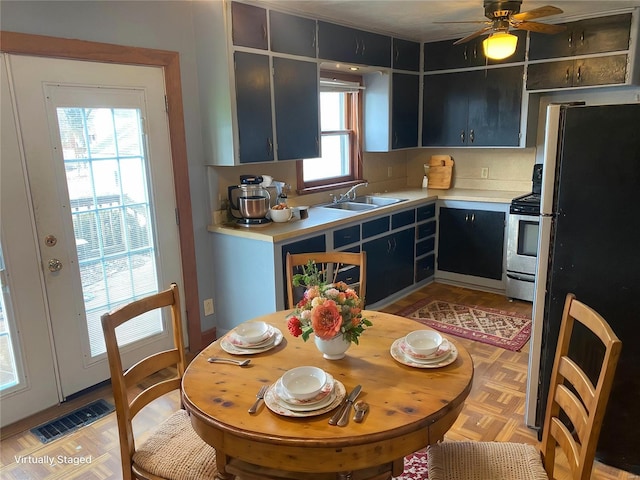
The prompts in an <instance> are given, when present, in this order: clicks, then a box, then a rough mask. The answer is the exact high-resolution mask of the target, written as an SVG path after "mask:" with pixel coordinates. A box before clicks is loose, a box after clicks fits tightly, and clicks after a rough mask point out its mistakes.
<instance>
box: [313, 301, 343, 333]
mask: <svg viewBox="0 0 640 480" xmlns="http://www.w3.org/2000/svg"><path fill="white" fill-rule="evenodd" d="M341 325H342V315H340V311H339V310H338V306H337V305H336V302H334V301H333V300H326V301H324V302H322V303H321V304H320V305H317V306H316V307H314V309H313V310H312V312H311V326H312V327H313V331H314V333H315V334H316V336H317V337H318V338H321V339H323V340H329V339H331V338H333V337H335V336H336V334H337V333H338V332H339V331H340V326H341Z"/></svg>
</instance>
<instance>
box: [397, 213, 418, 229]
mask: <svg viewBox="0 0 640 480" xmlns="http://www.w3.org/2000/svg"><path fill="white" fill-rule="evenodd" d="M415 221H416V211H415V210H407V211H406V212H400V213H394V214H393V215H392V216H391V229H392V230H395V229H396V228H400V227H404V226H405V225H410V224H412V223H414V222H415Z"/></svg>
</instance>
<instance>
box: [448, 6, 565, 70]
mask: <svg viewBox="0 0 640 480" xmlns="http://www.w3.org/2000/svg"><path fill="white" fill-rule="evenodd" d="M521 5H522V0H484V15H485V17H487V18H488V19H489V20H476V21H467V22H436V23H482V24H485V25H486V26H485V27H483V28H481V29H480V30H478V31H476V32H474V33H472V34H471V35H467V36H466V37H464V38H461V39H460V40H457V41H456V42H454V45H459V44H461V43H465V42H468V41H469V40H472V39H474V38H476V37H479V36H481V35H484V34H485V33H490V35H489V37H487V38H486V39H485V40H484V41H483V42H482V43H483V46H484V50H485V55H486V56H487V57H488V58H493V59H503V58H507V57H508V56H510V55H512V54H513V53H514V52H515V49H516V44H517V41H518V38H517V37H516V36H515V35H511V34H510V33H509V29H513V30H529V31H532V32H538V33H551V34H553V33H559V32H561V31H563V30H565V28H566V27H564V26H562V25H549V24H546V23H539V22H531V21H530V20H533V19H536V18H542V17H548V16H551V15H557V14H559V13H563V12H562V10H561V9H559V8H557V7H554V6H552V5H546V6H544V7H539V8H534V9H533V10H529V11H528V12H522V13H520V6H521Z"/></svg>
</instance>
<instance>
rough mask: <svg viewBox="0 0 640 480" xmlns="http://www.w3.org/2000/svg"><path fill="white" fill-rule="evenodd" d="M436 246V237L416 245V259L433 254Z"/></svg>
mask: <svg viewBox="0 0 640 480" xmlns="http://www.w3.org/2000/svg"><path fill="white" fill-rule="evenodd" d="M435 245H436V237H431V238H427V239H426V240H422V241H421V242H418V243H417V244H416V257H421V256H422V255H424V254H425V253H429V252H433V250H434V248H435Z"/></svg>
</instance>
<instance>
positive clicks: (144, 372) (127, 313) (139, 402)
mask: <svg viewBox="0 0 640 480" xmlns="http://www.w3.org/2000/svg"><path fill="white" fill-rule="evenodd" d="M163 309H169V310H170V311H171V326H172V328H173V343H174V348H172V349H170V350H165V351H163V352H159V353H156V354H153V355H151V356H149V357H147V358H144V359H143V360H141V361H139V362H138V363H136V364H135V365H134V366H132V367H131V368H129V369H128V370H127V371H126V372H123V369H122V360H121V357H120V349H119V347H118V341H117V339H116V328H117V327H118V326H120V325H123V324H125V323H127V322H128V321H130V320H132V319H134V318H137V317H139V316H140V315H142V314H144V313H146V312H149V311H152V310H163ZM101 320H102V330H103V332H104V339H105V343H106V347H107V358H108V360H109V369H110V371H111V384H112V386H113V398H114V402H115V406H116V417H117V423H118V434H119V437H120V455H121V462H122V475H123V478H124V480H131V479H133V478H139V479H145V480H147V479H148V480H159V479H171V480H204V479H213V478H215V475H216V473H217V469H216V452H215V450H214V448H213V447H211V446H210V445H208V444H206V443H205V442H204V441H203V440H202V439H201V438H200V437H199V436H198V434H197V433H196V432H195V431H194V430H193V428H192V427H191V422H190V420H189V415H188V414H187V412H186V411H185V410H183V409H179V410H178V411H177V412H174V413H173V414H172V415H171V416H170V417H169V418H167V419H166V420H165V421H164V422H162V423H161V424H160V425H159V426H158V428H157V429H156V430H155V431H154V433H153V434H152V435H151V436H150V437H149V438H148V439H147V440H146V441H145V442H144V443H142V444H141V445H139V446H137V447H136V443H135V438H134V432H133V428H132V420H133V418H134V417H135V415H136V414H137V413H138V412H139V411H140V410H141V409H142V408H143V407H144V406H146V405H148V404H149V403H150V402H152V401H153V400H155V399H157V398H159V397H161V396H163V395H165V394H167V393H169V392H171V391H173V390H180V382H181V380H182V375H183V374H184V369H185V354H184V343H183V338H182V323H181V314H180V295H179V291H178V287H177V285H176V284H175V283H173V284H171V287H170V288H169V289H167V290H164V291H162V292H159V293H157V294H154V295H150V296H147V297H145V298H142V299H140V300H136V301H134V302H131V303H129V304H127V305H124V306H122V307H120V308H118V309H116V310H114V311H112V312H109V313H105V314H104V315H102V317H101ZM165 369H175V370H176V374H175V375H174V376H173V378H169V379H166V376H161V375H157V374H158V372H161V371H164V370H165ZM140 390H142V391H140ZM130 398H132V399H131V400H130Z"/></svg>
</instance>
